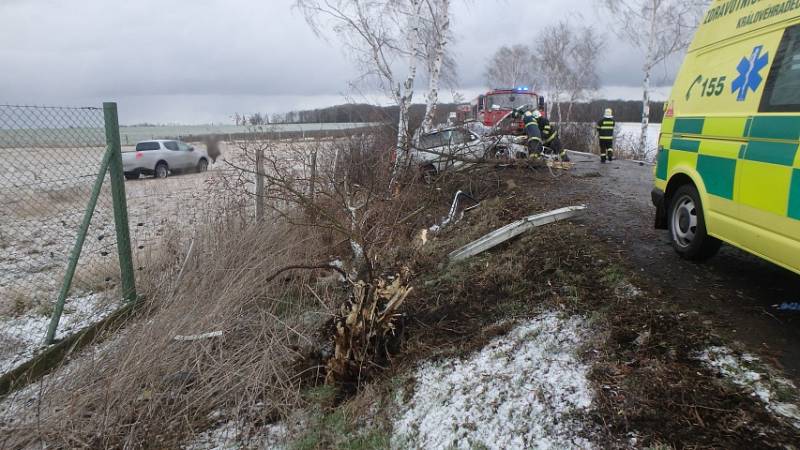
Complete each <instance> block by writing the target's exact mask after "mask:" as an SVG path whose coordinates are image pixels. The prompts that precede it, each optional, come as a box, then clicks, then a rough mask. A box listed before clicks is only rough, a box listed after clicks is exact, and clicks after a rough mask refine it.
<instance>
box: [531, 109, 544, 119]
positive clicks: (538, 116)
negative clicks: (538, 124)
mask: <svg viewBox="0 0 800 450" xmlns="http://www.w3.org/2000/svg"><path fill="white" fill-rule="evenodd" d="M531 114H532V115H533V118H534V119H538V118H540V117H542V112H541V111H539V110H538V109H534V110H533V112H531Z"/></svg>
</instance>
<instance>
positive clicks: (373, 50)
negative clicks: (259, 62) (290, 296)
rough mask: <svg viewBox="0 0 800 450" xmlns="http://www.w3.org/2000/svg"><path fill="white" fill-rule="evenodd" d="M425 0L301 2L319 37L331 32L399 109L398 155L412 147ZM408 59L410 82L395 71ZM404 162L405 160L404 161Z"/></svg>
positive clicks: (298, 5)
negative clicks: (411, 126) (413, 104)
mask: <svg viewBox="0 0 800 450" xmlns="http://www.w3.org/2000/svg"><path fill="white" fill-rule="evenodd" d="M424 1H425V0H295V7H296V8H298V9H299V10H300V11H302V12H303V14H304V15H305V18H306V21H307V22H308V24H309V25H310V26H311V28H312V30H313V31H314V33H315V34H317V36H320V37H322V36H324V35H325V33H326V32H327V31H328V30H329V29H330V30H332V31H333V32H334V33H335V34H336V35H337V36H338V37H339V38H340V40H341V42H342V44H343V45H344V47H345V48H346V49H347V50H348V52H349V53H350V55H351V57H353V59H354V60H355V61H356V62H357V63H358V64H359V66H360V68H361V71H362V73H361V76H360V78H361V79H371V80H374V81H375V82H376V83H377V85H378V87H379V88H380V89H381V90H382V91H383V92H385V93H386V94H387V95H388V96H389V97H391V98H392V99H393V100H394V101H395V102H396V103H397V105H398V109H399V117H398V123H397V152H398V155H399V154H402V153H405V152H406V151H407V150H408V147H409V140H408V138H409V133H408V131H409V130H408V127H409V117H408V112H409V109H410V106H411V102H412V101H413V98H414V83H415V81H416V77H417V64H418V60H419V54H420V47H421V42H420V39H419V37H420V23H421V22H420V19H421V14H422V6H423V2H424ZM403 58H406V59H407V61H408V65H407V66H406V67H407V69H406V73H405V76H402V75H400V76H398V75H396V74H395V72H394V67H395V66H396V65H397V62H398V60H401V59H403ZM398 160H399V158H398Z"/></svg>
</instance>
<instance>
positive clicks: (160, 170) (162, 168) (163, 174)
mask: <svg viewBox="0 0 800 450" xmlns="http://www.w3.org/2000/svg"><path fill="white" fill-rule="evenodd" d="M168 175H169V166H167V163H165V162H160V163H158V164H156V170H155V171H154V176H155V177H156V178H167V176H168Z"/></svg>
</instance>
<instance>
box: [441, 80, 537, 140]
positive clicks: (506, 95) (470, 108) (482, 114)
mask: <svg viewBox="0 0 800 450" xmlns="http://www.w3.org/2000/svg"><path fill="white" fill-rule="evenodd" d="M525 105H532V106H535V107H537V108H538V109H539V110H540V111H541V112H542V114H545V111H546V108H545V106H546V105H545V102H544V97H541V96H539V95H538V94H536V92H534V91H533V90H532V89H531V88H529V87H527V86H521V87H517V88H498V89H493V90H491V91H489V92H487V93H486V94H484V95H481V96H478V98H476V99H475V100H473V101H472V102H470V103H469V104H464V105H459V107H458V110H457V112H458V116H457V118H458V120H459V121H460V122H466V121H468V120H477V121H478V122H481V123H482V124H483V125H485V126H487V127H493V126H495V125H497V123H498V122H499V121H500V120H502V119H503V118H504V117H506V116H507V115H508V113H509V112H511V111H513V110H514V109H516V108H519V107H521V106H525ZM503 128H504V131H505V132H506V133H510V134H525V128H524V127H523V125H522V120H512V121H510V123H509V125H506V126H504V127H503Z"/></svg>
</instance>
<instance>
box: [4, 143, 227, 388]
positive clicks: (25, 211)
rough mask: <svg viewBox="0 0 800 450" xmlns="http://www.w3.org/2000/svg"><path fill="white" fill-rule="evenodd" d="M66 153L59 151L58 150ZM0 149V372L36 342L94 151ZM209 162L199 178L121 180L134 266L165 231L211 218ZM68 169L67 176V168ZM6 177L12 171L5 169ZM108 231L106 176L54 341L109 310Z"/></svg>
mask: <svg viewBox="0 0 800 450" xmlns="http://www.w3.org/2000/svg"><path fill="white" fill-rule="evenodd" d="M67 153H68V152H67ZM67 153H65V152H64V151H55V152H54V151H52V149H49V150H48V151H47V152H42V151H41V150H37V149H32V150H31V149H1V150H0V159H2V160H4V161H5V163H6V165H5V170H7V172H5V173H2V174H0V188H2V189H0V217H2V220H0V374H1V373H3V372H5V371H7V370H9V369H11V368H13V367H15V366H16V365H18V364H20V363H21V362H23V361H25V360H26V359H28V358H30V356H31V355H33V354H34V353H35V352H36V351H37V350H38V349H39V348H40V346H41V343H42V341H43V338H44V335H45V332H46V329H47V324H48V323H49V318H50V314H51V312H52V306H53V304H54V303H55V300H56V298H57V296H58V292H59V289H60V286H61V282H62V280H63V277H64V273H65V270H66V267H67V263H68V260H69V256H70V252H71V250H72V248H73V246H74V244H75V240H76V237H77V231H78V229H79V224H80V223H81V221H82V219H83V216H84V211H85V208H86V204H87V200H88V198H89V193H90V192H91V186H92V184H93V183H94V180H95V178H96V171H97V168H98V166H99V159H100V158H102V149H81V152H80V153H79V156H74V158H75V159H74V160H73V161H71V162H70V161H69V160H67V161H66V162H63V161H56V160H53V159H52V157H54V155H57V156H58V157H59V158H62V159H63V158H67V156H65V155H67ZM220 167H221V164H219V163H218V164H217V165H216V167H214V168H212V170H210V171H209V172H207V173H204V174H187V175H181V176H175V177H170V178H167V179H165V180H155V179H151V178H148V179H141V180H135V181H128V182H126V183H125V188H126V191H127V192H126V194H127V202H128V219H129V224H130V229H131V240H132V243H131V244H132V247H133V253H134V267H135V268H136V269H139V268H144V266H146V264H147V262H148V261H150V260H151V259H152V258H153V257H158V255H159V254H161V253H163V252H164V242H165V239H166V238H169V237H172V236H173V235H174V233H178V234H179V235H181V236H183V237H185V238H187V239H190V238H191V237H192V230H193V226H194V225H195V224H198V223H201V222H203V221H205V220H206V219H207V218H208V216H210V215H213V211H214V209H213V208H212V206H213V205H214V189H215V187H216V186H214V185H213V183H210V180H213V179H214V177H215V176H217V174H218V173H219V170H220ZM73 169H74V170H73ZM12 172H13V173H12ZM118 280H119V270H118V263H117V247H116V232H115V227H114V220H113V208H112V204H111V192H110V185H109V182H108V179H106V183H105V185H104V188H103V190H102V192H101V195H100V199H99V201H98V207H97V209H96V210H95V213H94V216H93V218H92V222H91V226H90V228H89V232H88V235H87V238H86V242H85V244H84V247H83V252H82V255H81V259H80V263H79V265H78V270H77V273H76V277H75V279H74V282H73V288H72V290H71V291H70V294H69V296H68V297H67V301H66V303H65V310H64V316H63V318H62V321H61V326H60V327H59V333H58V334H59V336H62V335H65V334H69V333H70V332H73V331H76V330H78V329H80V328H82V327H85V326H86V325H89V324H91V323H94V322H96V321H98V320H100V319H101V318H103V317H105V316H107V315H108V314H109V313H111V312H112V311H113V310H114V309H115V308H116V307H117V306H119V299H118V298H117V293H116V285H117V283H118Z"/></svg>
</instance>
